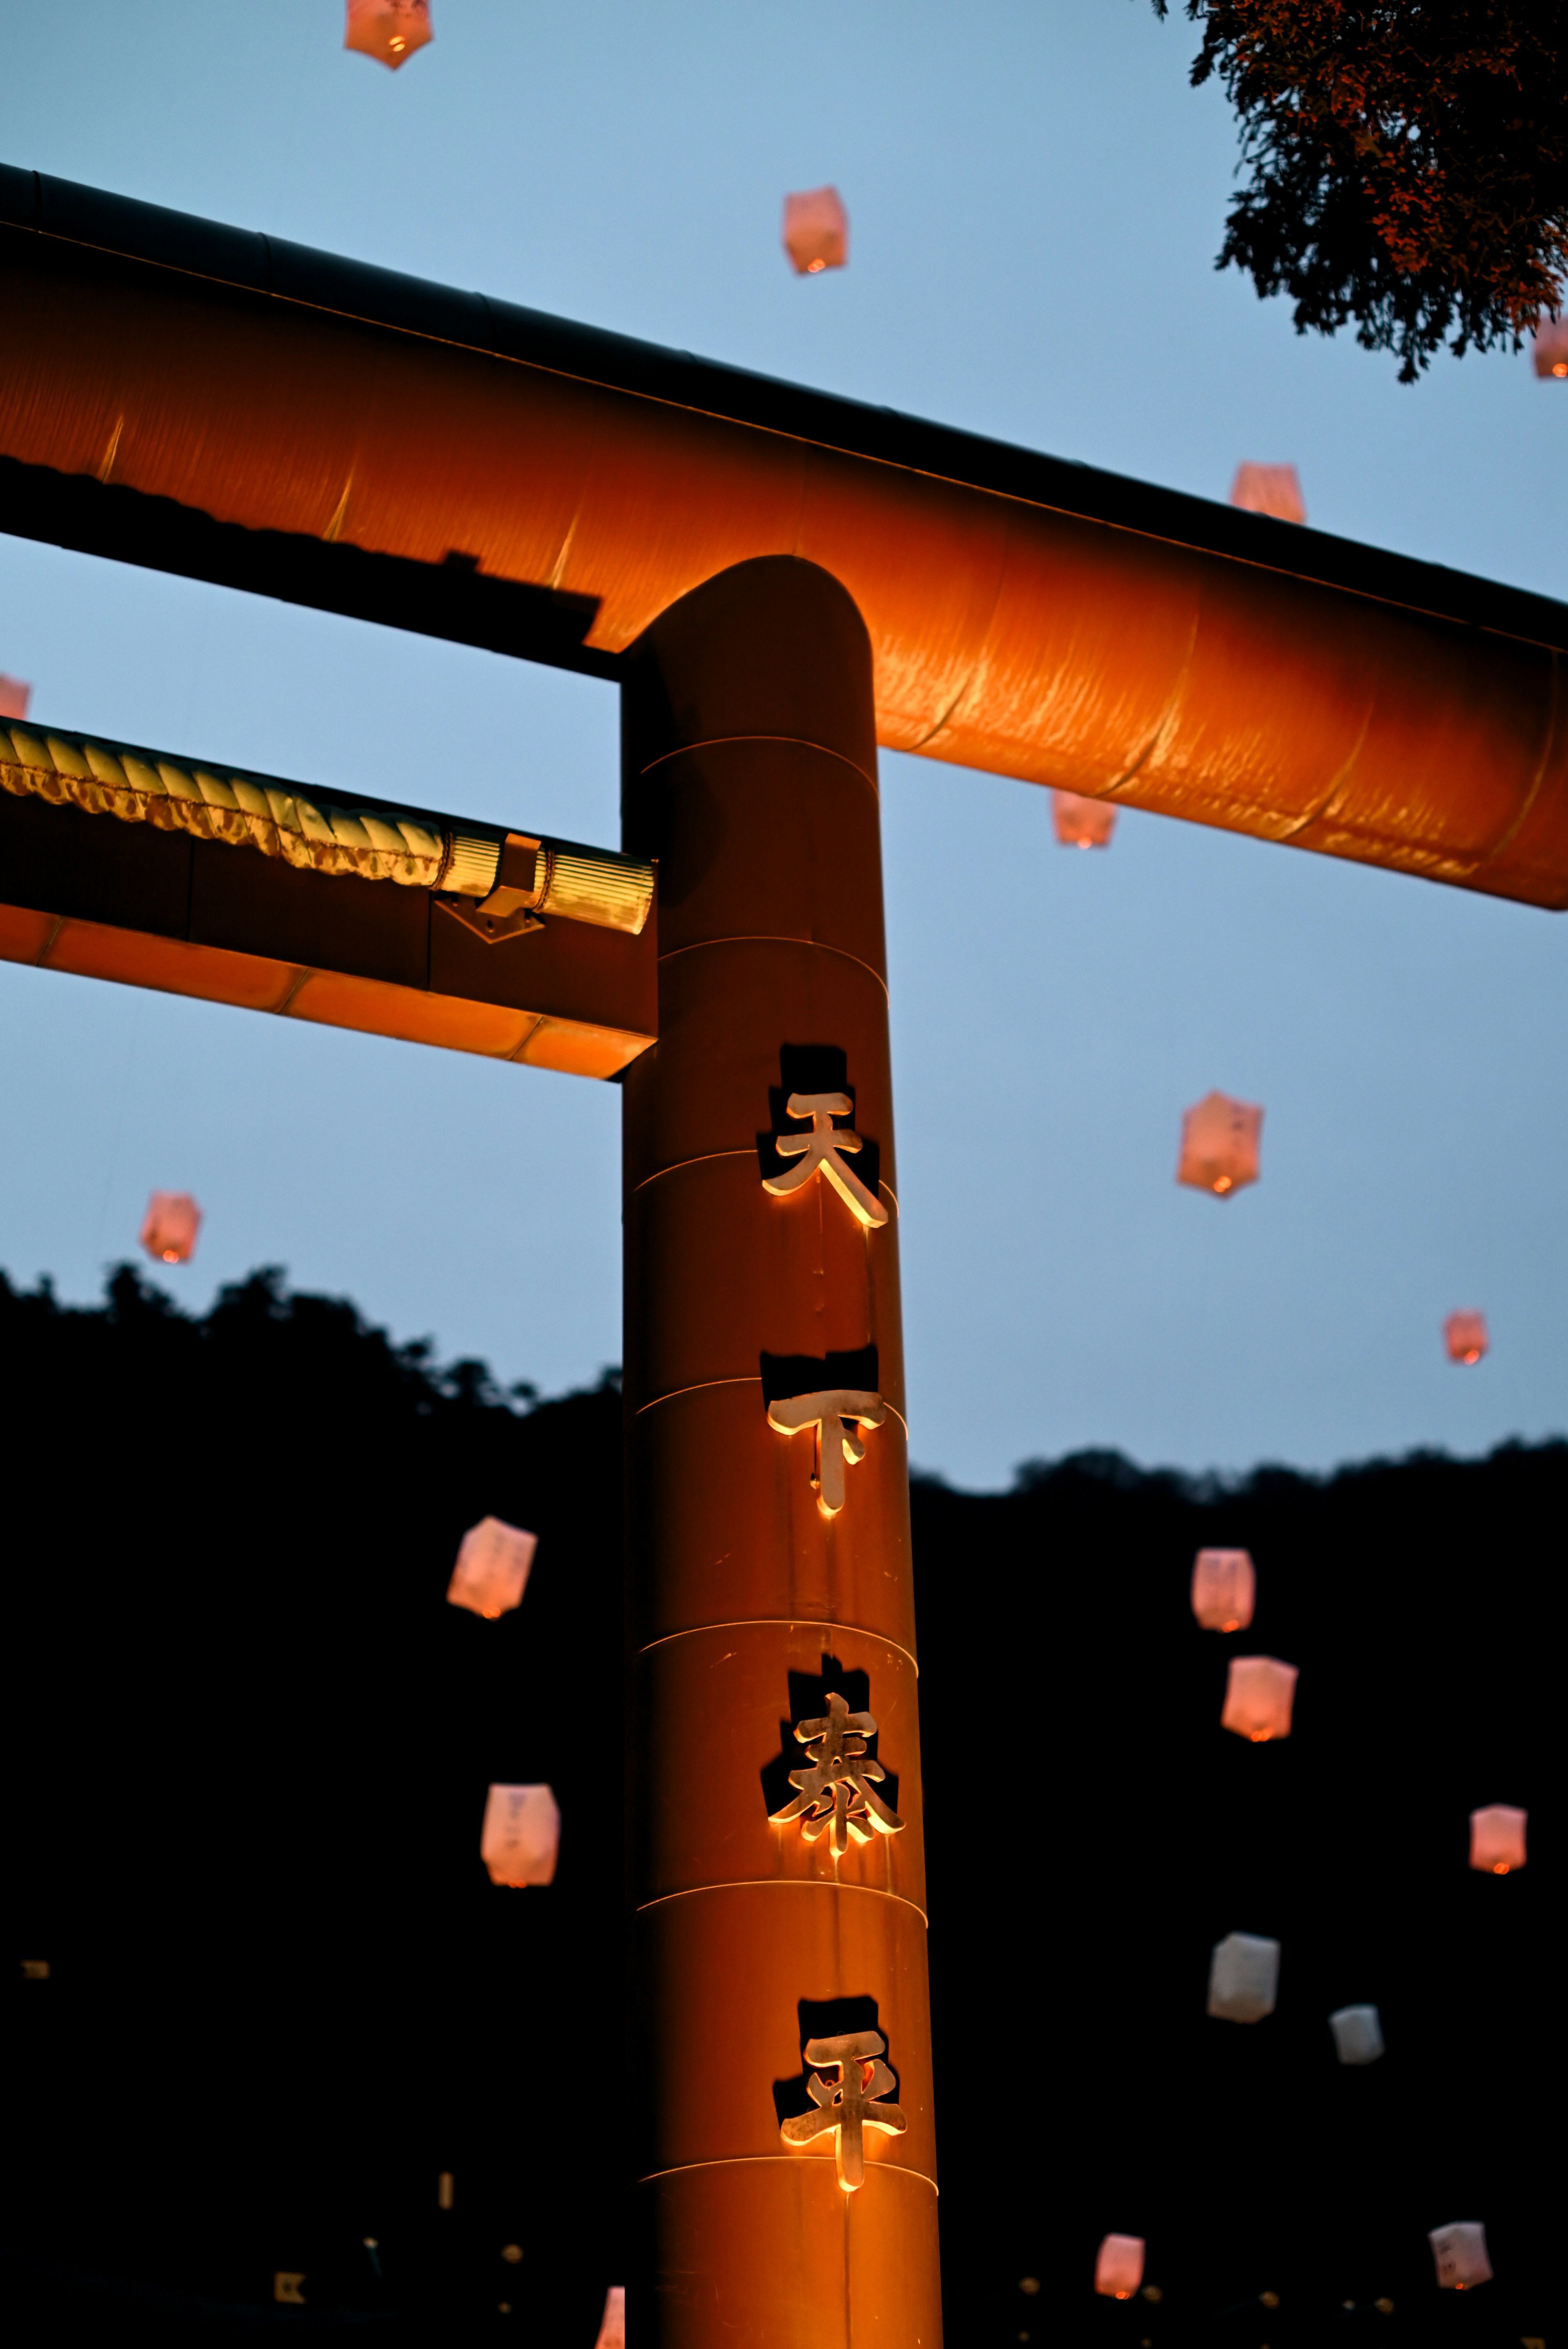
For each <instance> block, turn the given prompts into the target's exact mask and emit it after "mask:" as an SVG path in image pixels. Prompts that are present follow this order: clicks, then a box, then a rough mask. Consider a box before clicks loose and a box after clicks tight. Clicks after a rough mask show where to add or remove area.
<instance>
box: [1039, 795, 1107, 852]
mask: <svg viewBox="0 0 1568 2349" xmlns="http://www.w3.org/2000/svg"><path fill="white" fill-rule="evenodd" d="M1051 816H1052V820H1053V822H1054V823H1055V824H1056V828H1057V840H1058V841H1059V842H1060V843H1061V845H1062V846H1063V847H1064V848H1109V846H1110V835H1111V833H1113V832H1114V831H1115V830H1116V810H1115V808H1114V807H1112V806H1111V805H1110V803H1109V801H1107V800H1086V799H1085V798H1084V797H1083V795H1082V793H1081V792H1052V793H1051Z"/></svg>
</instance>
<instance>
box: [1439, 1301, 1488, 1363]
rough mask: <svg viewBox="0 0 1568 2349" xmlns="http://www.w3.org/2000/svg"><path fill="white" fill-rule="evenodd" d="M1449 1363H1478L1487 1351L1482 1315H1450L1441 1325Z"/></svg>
mask: <svg viewBox="0 0 1568 2349" xmlns="http://www.w3.org/2000/svg"><path fill="white" fill-rule="evenodd" d="M1443 1343H1444V1345H1445V1346H1446V1347H1447V1348H1448V1350H1449V1361H1450V1362H1479V1361H1480V1358H1481V1356H1482V1355H1483V1354H1484V1353H1485V1351H1486V1350H1487V1336H1486V1315H1485V1314H1484V1313H1450V1314H1449V1318H1448V1319H1447V1320H1446V1321H1445V1322H1444V1323H1443Z"/></svg>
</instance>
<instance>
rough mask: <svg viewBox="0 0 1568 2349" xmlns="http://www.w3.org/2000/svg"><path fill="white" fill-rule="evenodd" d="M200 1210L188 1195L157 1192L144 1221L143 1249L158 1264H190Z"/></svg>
mask: <svg viewBox="0 0 1568 2349" xmlns="http://www.w3.org/2000/svg"><path fill="white" fill-rule="evenodd" d="M200 1230H201V1208H200V1207H199V1206H197V1205H196V1202H195V1200H194V1199H193V1198H192V1197H191V1194H190V1192H189V1191H154V1193H153V1195H152V1196H151V1198H150V1199H149V1201H148V1203H147V1214H146V1216H144V1217H143V1219H142V1226H141V1245H142V1247H144V1248H145V1249H146V1250H147V1253H148V1255H149V1256H150V1257H152V1258H153V1259H154V1261H155V1262H156V1263H158V1264H189V1263H190V1261H191V1257H193V1256H194V1255H195V1253H196V1235H197V1233H198V1232H199V1231H200Z"/></svg>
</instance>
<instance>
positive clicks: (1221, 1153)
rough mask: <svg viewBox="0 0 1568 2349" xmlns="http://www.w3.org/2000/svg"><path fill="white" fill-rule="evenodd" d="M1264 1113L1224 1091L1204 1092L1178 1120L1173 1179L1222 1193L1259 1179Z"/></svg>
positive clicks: (1220, 1195)
mask: <svg viewBox="0 0 1568 2349" xmlns="http://www.w3.org/2000/svg"><path fill="white" fill-rule="evenodd" d="M1263 1123H1264V1113H1263V1112H1262V1110H1261V1109H1257V1108H1254V1107H1253V1104H1252V1102H1239V1101H1233V1100H1232V1099H1231V1097H1230V1095H1229V1094H1228V1093H1205V1094H1204V1096H1203V1098H1202V1101H1201V1102H1198V1103H1197V1104H1196V1105H1195V1106H1194V1107H1193V1108H1191V1109H1190V1110H1188V1111H1187V1112H1186V1113H1185V1115H1184V1116H1183V1118H1182V1120H1181V1158H1180V1160H1179V1161H1178V1162H1177V1167H1176V1180H1177V1181H1178V1183H1188V1184H1191V1186H1192V1188H1193V1189H1194V1190H1195V1191H1212V1192H1213V1194H1214V1195H1215V1196H1216V1198H1220V1199H1223V1198H1225V1197H1226V1196H1227V1195H1229V1193H1231V1192H1232V1191H1239V1190H1240V1189H1241V1188H1242V1186H1243V1184H1245V1183H1255V1182H1256V1181H1257V1179H1258V1138H1259V1136H1260V1134H1261V1133H1262V1132H1263Z"/></svg>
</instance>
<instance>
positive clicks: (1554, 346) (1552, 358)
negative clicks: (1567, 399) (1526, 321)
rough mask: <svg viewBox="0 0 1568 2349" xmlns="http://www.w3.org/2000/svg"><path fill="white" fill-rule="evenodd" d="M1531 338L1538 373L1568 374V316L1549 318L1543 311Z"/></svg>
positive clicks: (1561, 376) (1560, 375)
mask: <svg viewBox="0 0 1568 2349" xmlns="http://www.w3.org/2000/svg"><path fill="white" fill-rule="evenodd" d="M1531 340H1532V344H1533V345H1534V348H1533V350H1532V354H1531V356H1532V357H1533V359H1534V361H1535V372H1536V374H1537V375H1543V376H1547V377H1552V376H1555V377H1556V378H1557V379H1558V381H1559V382H1561V381H1562V379H1563V377H1564V376H1568V318H1549V317H1547V316H1546V315H1545V313H1544V312H1542V316H1541V319H1540V321H1539V323H1538V325H1537V326H1536V329H1535V332H1534V334H1533V335H1532V337H1531Z"/></svg>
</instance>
